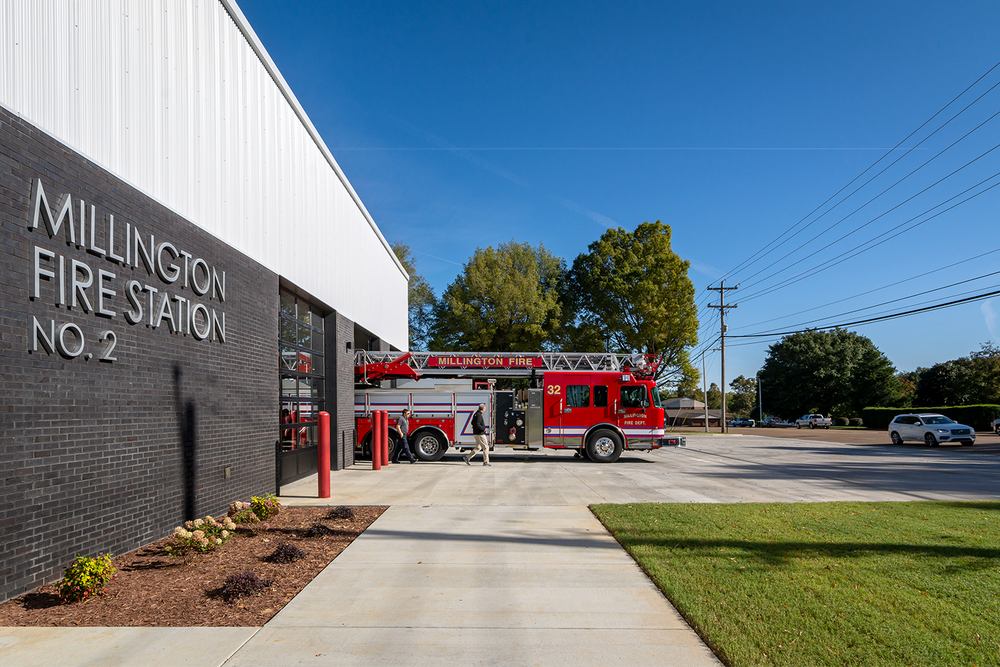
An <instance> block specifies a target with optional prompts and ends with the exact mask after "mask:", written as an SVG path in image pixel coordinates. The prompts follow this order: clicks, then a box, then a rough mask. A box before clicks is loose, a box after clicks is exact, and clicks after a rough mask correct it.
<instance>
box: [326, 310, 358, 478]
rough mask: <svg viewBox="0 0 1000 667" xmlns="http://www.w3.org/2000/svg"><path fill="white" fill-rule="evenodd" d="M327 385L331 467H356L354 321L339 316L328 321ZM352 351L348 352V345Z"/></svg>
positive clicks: (333, 314)
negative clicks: (328, 391) (329, 396)
mask: <svg viewBox="0 0 1000 667" xmlns="http://www.w3.org/2000/svg"><path fill="white" fill-rule="evenodd" d="M325 326H326V331H327V338H326V340H327V351H326V355H327V356H326V358H327V367H326V384H327V387H329V388H330V392H331V399H332V400H331V401H329V402H328V404H327V410H328V411H329V412H330V418H331V421H332V422H333V423H332V424H331V425H330V440H331V443H330V449H331V451H330V467H331V468H332V469H334V470H343V469H344V468H346V467H348V466H351V465H354V440H355V438H356V435H355V424H354V322H352V321H351V320H349V319H347V318H346V317H344V316H343V315H341V314H339V313H332V314H331V315H330V316H329V317H327V318H326V323H325ZM348 343H350V344H351V349H350V350H348V349H347V344H348Z"/></svg>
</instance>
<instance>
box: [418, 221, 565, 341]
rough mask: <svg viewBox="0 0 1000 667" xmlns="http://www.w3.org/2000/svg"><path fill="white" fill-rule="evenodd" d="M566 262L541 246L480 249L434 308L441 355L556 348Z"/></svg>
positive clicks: (433, 338) (503, 245) (507, 245)
mask: <svg viewBox="0 0 1000 667" xmlns="http://www.w3.org/2000/svg"><path fill="white" fill-rule="evenodd" d="M565 273H566V269H565V264H564V263H563V261H562V260H561V259H560V258H558V257H555V256H554V255H553V254H552V253H550V252H549V251H548V250H546V249H545V246H544V245H541V244H539V246H538V247H537V248H535V247H533V246H531V245H530V244H527V243H516V242H515V241H511V242H510V243H501V244H499V245H498V246H497V247H496V248H492V247H488V248H477V249H476V252H475V254H474V255H473V256H472V257H471V258H469V261H468V262H466V264H465V265H464V266H463V267H462V272H461V273H460V274H459V275H458V277H456V278H455V280H454V282H452V283H451V284H450V285H449V286H448V288H447V289H446V290H445V291H444V294H442V295H441V298H440V299H439V300H438V301H437V304H436V307H435V308H434V318H433V319H434V321H433V324H432V326H431V331H430V339H431V340H430V343H431V346H432V347H433V348H434V349H437V350H455V351H489V352H527V351H531V350H542V349H546V348H549V347H552V344H553V343H552V341H553V340H554V337H555V332H556V331H557V330H558V329H559V324H560V314H561V312H562V309H561V306H560V304H559V286H560V283H561V282H562V280H563V279H564V276H565Z"/></svg>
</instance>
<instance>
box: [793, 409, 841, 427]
mask: <svg viewBox="0 0 1000 667" xmlns="http://www.w3.org/2000/svg"><path fill="white" fill-rule="evenodd" d="M803 426H808V427H809V428H830V427H831V426H833V420H832V419H830V418H829V417H824V416H823V415H821V414H819V413H814V414H811V415H802V416H801V417H799V418H798V419H796V420H795V428H802V427H803Z"/></svg>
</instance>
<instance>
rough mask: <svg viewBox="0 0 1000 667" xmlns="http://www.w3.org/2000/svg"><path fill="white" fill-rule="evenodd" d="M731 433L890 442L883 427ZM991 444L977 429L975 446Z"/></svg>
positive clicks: (996, 439)
mask: <svg viewBox="0 0 1000 667" xmlns="http://www.w3.org/2000/svg"><path fill="white" fill-rule="evenodd" d="M716 430H718V429H716ZM729 433H730V434H732V435H735V434H739V435H743V436H754V437H765V438H793V439H796V440H807V441H814V442H839V443H843V444H845V445H847V444H849V445H881V444H887V443H889V442H890V440H889V431H888V430H882V429H877V430H876V429H853V428H845V429H840V428H814V429H810V428H795V427H794V426H792V427H790V428H730V429H729ZM703 434H704V432H700V433H698V435H703ZM989 444H1000V436H998V435H997V434H996V433H994V432H993V431H977V432H976V445H975V446H977V447H978V446H980V445H989ZM958 446H960V445H958Z"/></svg>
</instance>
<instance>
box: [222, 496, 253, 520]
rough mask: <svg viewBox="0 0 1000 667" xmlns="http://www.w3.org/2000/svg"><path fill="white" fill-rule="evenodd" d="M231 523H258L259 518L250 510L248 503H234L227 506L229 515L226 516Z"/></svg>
mask: <svg viewBox="0 0 1000 667" xmlns="http://www.w3.org/2000/svg"><path fill="white" fill-rule="evenodd" d="M226 516H228V517H229V518H230V519H232V520H233V523H254V522H255V521H260V517H259V516H257V515H256V514H254V511H253V510H252V509H251V508H250V503H242V502H240V501H236V502H235V503H233V504H232V505H230V506H229V513H228V514H226Z"/></svg>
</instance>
